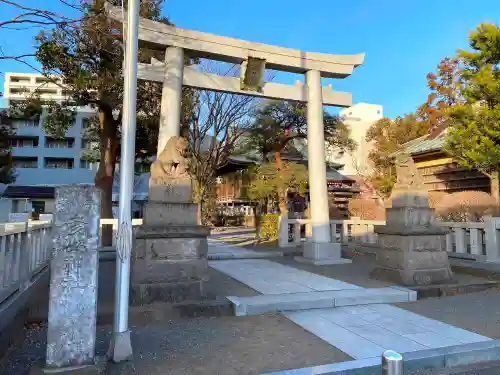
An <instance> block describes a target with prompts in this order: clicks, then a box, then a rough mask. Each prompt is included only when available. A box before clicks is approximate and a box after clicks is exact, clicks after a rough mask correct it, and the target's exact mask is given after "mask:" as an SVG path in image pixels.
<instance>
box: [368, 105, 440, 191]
mask: <svg viewBox="0 0 500 375" xmlns="http://www.w3.org/2000/svg"><path fill="white" fill-rule="evenodd" d="M429 126H430V123H429V122H427V121H422V120H419V119H418V118H417V116H416V115H414V114H407V115H405V116H403V117H397V118H396V119H394V120H391V119H389V118H383V119H380V120H378V121H377V122H375V123H374V124H373V125H372V126H371V127H370V129H368V132H367V133H366V140H367V142H373V148H372V149H371V150H370V153H369V155H368V157H369V159H370V160H371V162H372V163H373V172H372V173H371V175H370V176H369V178H368V179H369V180H370V182H371V183H372V184H373V186H374V187H375V189H376V190H377V192H378V193H379V194H380V195H382V196H385V197H387V196H389V195H390V194H391V191H392V187H393V186H394V183H395V182H396V172H395V169H394V162H393V160H392V157H391V156H390V155H391V154H393V153H394V152H396V151H398V150H400V149H401V146H402V145H403V144H404V143H407V142H409V141H412V140H414V139H416V138H419V137H422V136H423V135H425V134H427V133H428V131H429Z"/></svg>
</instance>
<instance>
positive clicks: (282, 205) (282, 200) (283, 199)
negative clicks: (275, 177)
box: [275, 151, 288, 217]
mask: <svg viewBox="0 0 500 375" xmlns="http://www.w3.org/2000/svg"><path fill="white" fill-rule="evenodd" d="M275 162H276V169H277V171H278V173H279V172H280V171H282V170H283V159H282V158H281V151H276V152H275ZM286 195H287V189H279V190H278V205H279V209H280V216H285V217H288V199H287V196H286Z"/></svg>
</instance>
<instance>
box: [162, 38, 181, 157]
mask: <svg viewBox="0 0 500 375" xmlns="http://www.w3.org/2000/svg"><path fill="white" fill-rule="evenodd" d="M183 75H184V50H183V49H182V48H179V47H168V48H167V51H166V53H165V80H164V81H163V89H162V96H161V112H160V129H159V132H158V155H159V154H160V152H162V151H163V149H164V148H165V145H166V144H167V141H168V140H169V138H170V137H173V136H178V135H179V129H180V119H181V99H182V80H183Z"/></svg>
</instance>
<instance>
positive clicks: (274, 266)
mask: <svg viewBox="0 0 500 375" xmlns="http://www.w3.org/2000/svg"><path fill="white" fill-rule="evenodd" d="M209 265H210V266H211V267H213V268H215V269H216V270H218V271H221V272H223V273H225V274H227V275H229V276H231V277H233V278H234V279H236V280H238V281H239V282H242V283H243V284H246V285H248V286H249V287H251V288H253V289H255V290H257V291H258V292H260V293H262V294H284V293H305V292H318V291H326V290H344V289H360V288H361V287H359V286H357V285H354V284H349V283H345V282H343V281H339V280H335V279H330V278H328V277H324V276H321V275H316V274H313V273H310V272H306V271H302V270H299V269H296V268H293V267H288V266H284V265H281V264H278V263H275V262H271V261H269V260H264V259H244V260H237V261H234V260H221V261H212V262H209Z"/></svg>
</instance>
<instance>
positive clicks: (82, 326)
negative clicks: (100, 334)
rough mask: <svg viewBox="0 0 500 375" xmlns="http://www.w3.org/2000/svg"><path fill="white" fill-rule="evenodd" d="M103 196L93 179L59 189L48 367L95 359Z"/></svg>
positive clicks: (61, 367)
mask: <svg viewBox="0 0 500 375" xmlns="http://www.w3.org/2000/svg"><path fill="white" fill-rule="evenodd" d="M99 197H100V194H99V190H98V189H97V188H96V187H95V186H93V185H64V186H60V187H58V188H57V189H56V197H55V205H56V213H55V220H54V226H53V244H54V249H53V257H52V260H51V262H50V300H49V325H48V330H47V359H46V369H53V370H65V369H68V370H69V369H71V368H73V367H75V366H76V367H80V366H82V367H83V366H90V365H94V364H95V358H94V355H95V341H96V315H97V314H96V313H97V310H96V309H97V269H98V265H99V254H98V250H97V249H98V245H99V225H100V214H99V205H100V198H99Z"/></svg>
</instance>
